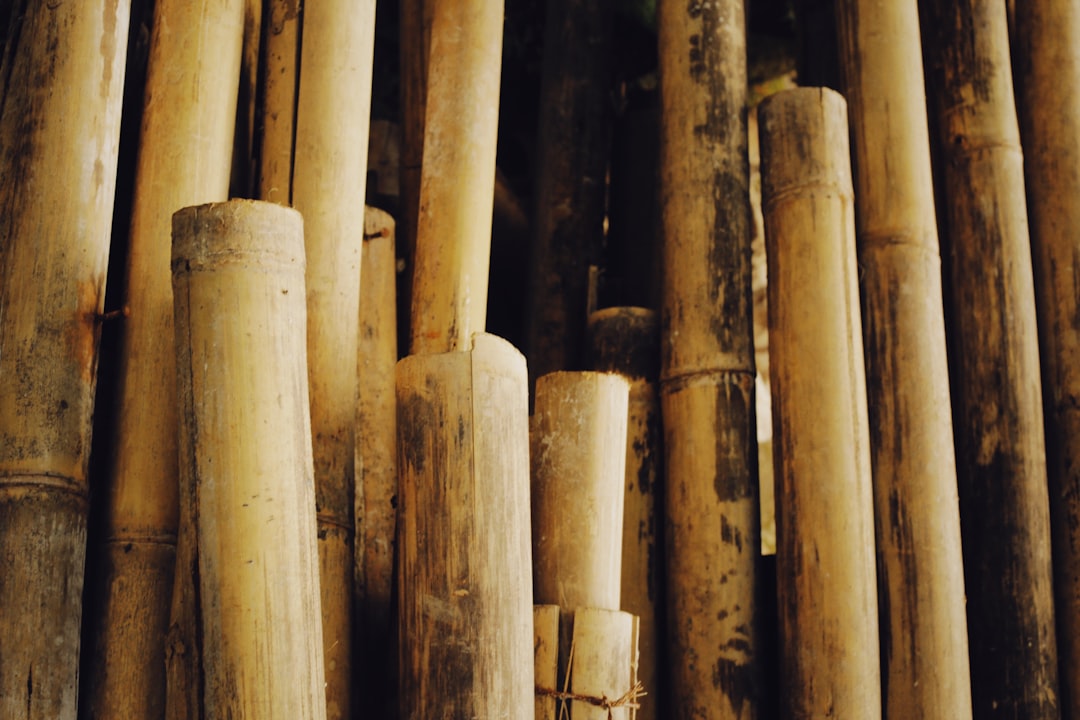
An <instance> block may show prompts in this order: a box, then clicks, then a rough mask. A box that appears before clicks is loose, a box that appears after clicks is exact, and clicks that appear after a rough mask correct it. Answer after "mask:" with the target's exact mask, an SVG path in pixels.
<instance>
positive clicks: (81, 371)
mask: <svg viewBox="0 0 1080 720" xmlns="http://www.w3.org/2000/svg"><path fill="white" fill-rule="evenodd" d="M130 9H131V6H130V2H128V1H127V0H99V1H97V2H85V3H43V2H42V3H21V4H20V5H19V6H18V7H17V8H15V7H12V6H11V5H10V4H9V5H8V9H7V12H8V13H9V14H10V20H11V23H10V25H9V26H8V27H7V28H6V30H7V32H6V35H5V38H6V39H5V43H4V47H3V56H2V59H0V77H2V78H3V81H2V92H0V96H2V97H3V100H2V102H0V207H2V208H3V212H2V213H0V217H2V219H0V518H3V520H2V521H0V608H2V610H0V658H2V660H0V717H4V718H12V719H13V720H15V719H17V720H27V719H30V718H33V719H34V720H39V719H40V720H74V718H75V712H76V694H77V688H78V667H79V640H80V627H79V626H80V621H81V616H82V591H83V573H84V569H83V566H84V559H85V555H86V521H87V505H88V503H87V496H88V492H89V488H88V486H87V478H86V472H87V461H88V456H89V453H90V429H91V416H92V414H93V406H94V389H95V387H94V386H95V379H96V372H97V342H98V337H99V330H100V327H99V321H100V313H101V311H102V302H103V299H104V293H105V270H106V266H107V262H108V255H109V231H110V224H111V221H112V210H113V199H114V194H115V193H114V190H115V186H116V168H117V149H118V142H119V131H120V114H121V97H122V92H123V87H124V72H125V64H124V60H125V49H126V47H127V34H128V21H129V19H130Z"/></svg>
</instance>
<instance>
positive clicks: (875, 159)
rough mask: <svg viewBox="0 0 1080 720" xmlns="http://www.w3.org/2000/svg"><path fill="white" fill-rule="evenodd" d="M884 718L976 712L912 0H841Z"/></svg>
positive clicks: (947, 718)
mask: <svg viewBox="0 0 1080 720" xmlns="http://www.w3.org/2000/svg"><path fill="white" fill-rule="evenodd" d="M837 17H838V19H839V33H838V35H839V38H840V43H841V47H842V48H843V50H842V52H841V63H840V64H841V69H842V71H843V74H844V77H845V83H844V84H845V87H846V89H847V94H846V97H847V99H848V102H849V117H850V120H851V126H852V131H851V137H852V141H853V147H852V150H853V153H854V158H853V161H854V166H855V171H856V172H855V185H856V192H855V203H856V208H857V212H856V213H855V217H856V223H857V224H856V239H857V243H858V257H859V272H860V285H861V288H862V320H863V334H864V339H865V346H864V351H865V359H866V376H867V396H868V407H869V419H870V440H871V442H870V452H871V463H872V468H873V479H874V504H875V512H876V518H877V522H876V528H877V538H876V539H877V552H878V568H879V583H878V586H879V593H880V594H881V600H880V603H879V604H880V607H881V608H882V617H881V633H882V665H883V667H882V673H883V674H884V675H885V677H884V678H883V679H882V689H883V692H884V695H885V697H884V703H885V704H884V710H885V715H886V716H887V717H890V718H910V719H911V720H919V719H925V720H931V719H932V718H937V719H939V720H962V719H963V718H970V717H971V683H970V671H969V666H968V645H967V624H966V619H965V615H964V611H965V610H964V574H963V556H962V552H961V545H960V510H959V500H958V498H957V489H956V455H955V451H954V449H953V433H952V414H951V412H950V406H949V374H948V373H949V368H948V358H947V356H946V352H945V312H944V307H943V302H942V282H941V256H940V252H939V248H938V236H937V218H936V216H935V211H934V196H933V182H932V173H931V167H930V138H929V130H928V128H927V118H926V102H925V98H926V91H925V86H924V81H923V67H922V47H921V45H920V40H919V17H918V6H917V4H916V2H913V1H910V0H909V1H905V2H880V1H878V0H843V1H842V2H840V3H839V5H838V13H837Z"/></svg>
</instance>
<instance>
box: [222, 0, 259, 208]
mask: <svg viewBox="0 0 1080 720" xmlns="http://www.w3.org/2000/svg"><path fill="white" fill-rule="evenodd" d="M243 3H244V30H243V42H242V44H241V52H240V85H239V87H238V89H237V104H236V132H235V138H234V142H233V162H232V177H231V179H230V181H229V197H244V198H253V197H255V196H256V195H257V194H258V188H257V187H256V184H255V182H256V179H257V178H258V177H259V169H258V165H257V158H258V146H257V144H256V142H257V140H256V137H255V129H256V124H257V123H258V94H259V58H261V57H262V36H263V0H243Z"/></svg>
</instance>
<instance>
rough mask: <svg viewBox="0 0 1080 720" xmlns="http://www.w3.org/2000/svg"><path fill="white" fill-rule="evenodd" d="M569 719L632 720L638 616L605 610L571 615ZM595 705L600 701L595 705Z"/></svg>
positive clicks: (581, 611) (634, 700) (583, 608)
mask: <svg viewBox="0 0 1080 720" xmlns="http://www.w3.org/2000/svg"><path fill="white" fill-rule="evenodd" d="M573 624H574V640H573V643H572V645H571V647H572V648H573V650H572V652H573V658H572V659H569V658H568V662H567V665H570V666H571V667H570V670H569V673H570V692H571V693H573V694H574V695H575V696H579V697H581V698H588V699H581V700H576V699H575V700H571V701H570V702H569V705H570V720H632V719H633V718H634V716H635V715H634V713H635V710H636V709H637V708H636V705H637V700H636V694H635V693H634V686H635V685H636V684H637V677H636V673H635V670H636V668H637V654H638V647H637V635H638V622H637V617H635V616H634V615H631V614H630V613H626V612H621V611H618V610H608V609H604V608H591V607H582V608H578V609H577V610H575V611H574V621H573ZM597 701H599V702H597Z"/></svg>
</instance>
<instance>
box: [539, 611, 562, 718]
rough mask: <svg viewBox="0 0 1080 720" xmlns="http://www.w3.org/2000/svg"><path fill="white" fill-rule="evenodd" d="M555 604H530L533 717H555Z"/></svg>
mask: <svg viewBox="0 0 1080 720" xmlns="http://www.w3.org/2000/svg"><path fill="white" fill-rule="evenodd" d="M559 615H560V613H559V606H558V605H535V606H533V662H534V668H535V673H536V678H535V680H536V706H535V712H534V713H533V715H534V718H535V720H557V717H558V716H557V714H556V700H555V696H554V694H553V693H554V692H557V691H558V690H561V689H562V688H561V687H560V686H559V685H558V680H559Z"/></svg>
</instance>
